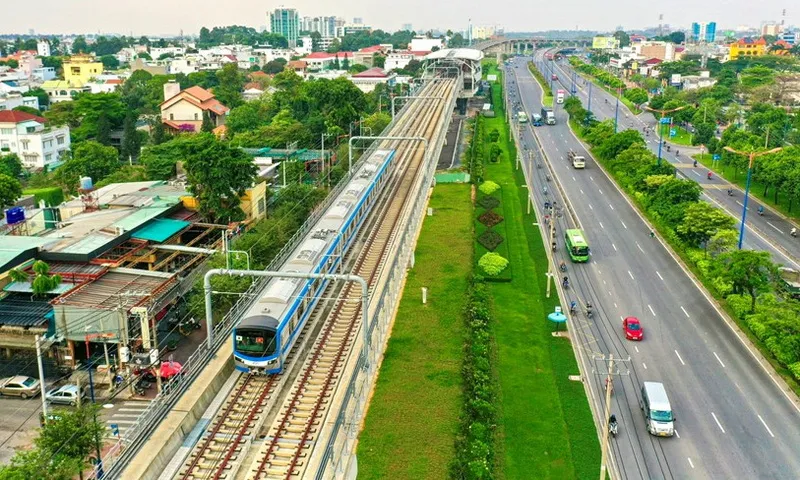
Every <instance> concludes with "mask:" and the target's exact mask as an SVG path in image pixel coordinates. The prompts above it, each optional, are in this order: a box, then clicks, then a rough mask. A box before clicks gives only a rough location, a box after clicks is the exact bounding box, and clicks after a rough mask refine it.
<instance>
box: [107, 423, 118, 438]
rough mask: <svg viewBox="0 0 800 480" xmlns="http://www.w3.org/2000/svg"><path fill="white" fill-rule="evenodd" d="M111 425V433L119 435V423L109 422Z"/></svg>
mask: <svg viewBox="0 0 800 480" xmlns="http://www.w3.org/2000/svg"><path fill="white" fill-rule="evenodd" d="M109 426H110V427H111V433H113V434H114V435H116V436H118V437H119V425H117V424H116V423H112V424H109Z"/></svg>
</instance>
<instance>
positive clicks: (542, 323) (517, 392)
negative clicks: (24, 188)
mask: <svg viewBox="0 0 800 480" xmlns="http://www.w3.org/2000/svg"><path fill="white" fill-rule="evenodd" d="M488 70H489V73H494V72H493V70H495V69H494V67H492V66H489V68H488ZM501 85H502V83H501V81H498V82H495V83H494V84H493V88H492V93H493V96H494V98H493V103H494V106H495V107H494V108H495V111H496V112H497V116H496V117H495V118H492V119H487V125H486V128H487V131H491V130H492V129H493V128H498V129H501V130H500V131H501V136H500V137H501V139H507V138H508V125H507V124H506V122H505V112H503V102H502V87H501ZM501 147H503V148H504V150H505V148H506V147H505V146H503V145H501ZM509 148H510V149H511V150H512V151H513V152H514V154H513V155H512V154H511V152H509V154H508V155H504V156H503V159H502V160H501V162H499V163H495V164H492V163H487V165H486V179H487V180H492V181H494V182H497V183H498V184H499V185H500V186H501V187H502V195H503V201H502V207H503V216H504V218H505V222H507V223H506V235H507V238H506V242H507V243H508V252H509V260H510V262H511V265H512V268H513V271H514V275H513V278H512V281H511V282H508V283H493V284H491V285H490V289H491V292H492V295H493V297H494V310H495V311H494V320H493V322H492V325H493V330H494V335H495V343H496V347H497V348H496V350H497V370H498V373H499V386H500V393H499V396H500V402H499V403H500V404H499V411H498V423H499V425H498V444H497V457H498V465H497V472H496V473H497V475H496V476H497V477H498V478H509V479H517V478H520V479H522V478H537V479H542V478H553V479H570V478H576V479H583V478H592V477H593V476H595V475H596V472H597V471H598V467H599V465H600V443H599V441H598V439H597V431H596V429H595V426H594V420H593V418H592V414H591V410H590V409H589V403H588V400H587V398H586V394H585V391H584V388H583V385H582V384H581V383H579V382H572V381H570V380H569V379H568V375H572V374H578V373H579V370H578V366H577V362H576V359H575V355H574V352H573V350H572V347H571V346H570V344H569V341H568V340H566V339H563V338H555V337H553V336H552V335H551V332H552V330H553V326H552V325H551V324H550V323H549V321H548V320H547V318H546V317H547V314H548V313H550V312H552V311H553V309H554V307H555V306H556V305H557V304H558V299H557V296H556V295H555V293H553V295H552V296H551V298H550V299H547V298H545V290H546V283H545V273H546V272H547V269H548V264H547V257H546V253H545V250H544V242H543V239H542V237H541V234H540V232H539V229H538V227H536V226H534V223H535V222H536V221H537V220H536V218H535V216H534V215H533V214H528V213H526V212H527V208H526V202H527V188H525V187H520V185H524V184H525V180H524V177H523V174H522V170H515V168H514V159H515V158H516V151H515V150H514V149H513V145H512V146H510V147H509ZM553 292H555V290H553Z"/></svg>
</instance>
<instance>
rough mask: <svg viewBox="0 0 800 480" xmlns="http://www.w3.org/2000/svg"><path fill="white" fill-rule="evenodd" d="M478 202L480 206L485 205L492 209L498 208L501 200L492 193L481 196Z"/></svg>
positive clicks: (484, 206)
mask: <svg viewBox="0 0 800 480" xmlns="http://www.w3.org/2000/svg"><path fill="white" fill-rule="evenodd" d="M477 204H478V206H479V207H483V208H485V209H486V210H491V209H493V208H497V207H499V206H500V200H498V199H497V198H495V197H493V196H491V195H486V196H484V197H481V198H480V199H479V200H478V201H477Z"/></svg>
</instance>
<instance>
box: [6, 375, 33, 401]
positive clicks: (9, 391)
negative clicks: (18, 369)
mask: <svg viewBox="0 0 800 480" xmlns="http://www.w3.org/2000/svg"><path fill="white" fill-rule="evenodd" d="M0 395H8V396H12V397H21V398H23V399H26V398H31V397H35V396H36V395H39V380H36V379H35V378H31V377H25V376H22V375H17V376H16V377H9V378H4V379H3V380H0Z"/></svg>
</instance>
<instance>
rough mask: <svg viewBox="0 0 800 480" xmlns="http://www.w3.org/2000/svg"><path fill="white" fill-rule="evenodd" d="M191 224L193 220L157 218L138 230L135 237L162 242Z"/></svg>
mask: <svg viewBox="0 0 800 480" xmlns="http://www.w3.org/2000/svg"><path fill="white" fill-rule="evenodd" d="M189 225H191V222H186V221H184V220H173V219H171V218H157V219H155V220H153V221H152V222H150V223H148V224H147V225H145V226H144V227H142V228H141V229H139V230H137V231H136V232H135V233H134V234H133V238H136V239H138V240H149V241H151V242H159V243H161V242H165V241H166V240H167V239H168V238H169V237H171V236H173V235H175V234H176V233H178V232H180V231H181V230H183V229H184V228H186V227H188V226H189Z"/></svg>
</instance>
